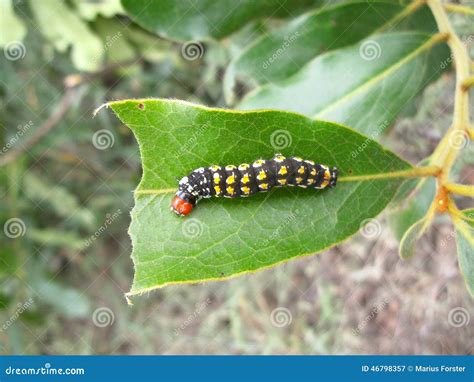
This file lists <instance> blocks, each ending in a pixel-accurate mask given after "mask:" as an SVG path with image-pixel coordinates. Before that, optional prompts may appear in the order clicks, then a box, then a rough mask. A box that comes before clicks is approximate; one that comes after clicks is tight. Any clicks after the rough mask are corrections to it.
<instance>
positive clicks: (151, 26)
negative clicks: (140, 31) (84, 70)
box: [122, 0, 323, 41]
mask: <svg viewBox="0 0 474 382" xmlns="http://www.w3.org/2000/svg"><path fill="white" fill-rule="evenodd" d="M322 3H323V1H321V0H291V1H289V0H261V1H254V0H242V1H237V2H236V1H234V0H219V1H215V0H180V1H174V0H147V1H135V0H122V5H123V7H124V8H125V11H126V12H127V13H128V15H129V16H130V17H131V18H132V19H133V21H135V22H136V23H137V24H139V25H140V26H142V27H143V28H145V29H148V30H149V31H150V32H153V33H156V34H158V35H160V36H163V37H168V38H171V39H175V40H182V41H187V40H193V39H208V38H209V37H210V38H216V39H220V38H223V37H225V36H227V35H229V34H231V33H233V32H235V31H236V30H238V29H239V28H241V27H243V26H244V25H245V24H247V23H248V22H250V21H253V20H257V19H259V18H266V17H275V18H284V17H293V16H296V15H298V14H299V13H301V11H304V10H305V9H308V8H310V7H317V6H319V5H321V4H322Z"/></svg>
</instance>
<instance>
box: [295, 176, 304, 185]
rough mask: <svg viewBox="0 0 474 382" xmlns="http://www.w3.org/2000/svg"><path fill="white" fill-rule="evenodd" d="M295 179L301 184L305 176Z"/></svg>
mask: <svg viewBox="0 0 474 382" xmlns="http://www.w3.org/2000/svg"><path fill="white" fill-rule="evenodd" d="M295 180H296V183H298V184H299V183H301V182H302V181H303V178H301V177H297V178H296V179H295Z"/></svg>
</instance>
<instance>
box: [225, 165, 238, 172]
mask: <svg viewBox="0 0 474 382" xmlns="http://www.w3.org/2000/svg"><path fill="white" fill-rule="evenodd" d="M236 168H237V167H235V166H234V165H233V164H229V165H228V166H225V169H226V170H228V171H232V170H235V169H236Z"/></svg>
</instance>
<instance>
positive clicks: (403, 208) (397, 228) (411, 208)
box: [389, 178, 436, 240]
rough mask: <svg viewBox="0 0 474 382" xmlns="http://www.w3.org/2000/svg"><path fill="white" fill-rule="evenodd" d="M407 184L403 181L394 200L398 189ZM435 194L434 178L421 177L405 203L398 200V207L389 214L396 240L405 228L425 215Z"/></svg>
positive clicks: (401, 235) (400, 236) (399, 238)
mask: <svg viewBox="0 0 474 382" xmlns="http://www.w3.org/2000/svg"><path fill="white" fill-rule="evenodd" d="M415 179H416V178H415ZM407 184H408V183H405V182H404V183H403V184H402V185H401V186H400V188H399V190H398V192H397V194H396V195H395V197H394V200H395V198H397V197H398V196H399V192H400V189H401V188H402V187H403V186H404V185H407ZM435 195H436V180H435V178H423V179H422V180H421V181H420V182H419V183H418V185H417V186H416V190H415V192H414V195H412V196H411V197H410V198H408V200H406V201H405V203H402V202H401V201H400V205H399V209H398V210H396V211H394V212H393V213H392V214H390V216H389V222H390V227H391V228H392V230H393V232H394V234H395V237H396V238H397V240H401V239H402V238H403V236H404V235H405V233H406V232H407V230H408V229H409V228H410V227H411V226H412V225H413V224H415V223H416V222H418V221H419V220H420V219H421V218H423V217H424V216H425V215H426V213H427V212H428V209H429V208H430V205H431V203H432V201H433V199H434V198H435ZM392 203H393V201H392Z"/></svg>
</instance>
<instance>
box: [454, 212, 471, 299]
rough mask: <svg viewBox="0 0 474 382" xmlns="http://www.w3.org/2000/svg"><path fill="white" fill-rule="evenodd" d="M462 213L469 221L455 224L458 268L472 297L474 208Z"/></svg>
mask: <svg viewBox="0 0 474 382" xmlns="http://www.w3.org/2000/svg"><path fill="white" fill-rule="evenodd" d="M462 212H463V214H464V215H465V216H466V217H467V218H469V219H470V220H469V221H467V222H458V223H457V224H455V228H456V246H457V250H458V258H459V268H460V269H461V273H462V275H463V277H464V281H465V282H466V286H467V289H468V290H469V293H470V294H471V296H473V297H474V208H471V209H468V210H463V211H462Z"/></svg>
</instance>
